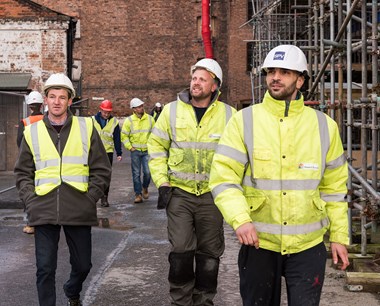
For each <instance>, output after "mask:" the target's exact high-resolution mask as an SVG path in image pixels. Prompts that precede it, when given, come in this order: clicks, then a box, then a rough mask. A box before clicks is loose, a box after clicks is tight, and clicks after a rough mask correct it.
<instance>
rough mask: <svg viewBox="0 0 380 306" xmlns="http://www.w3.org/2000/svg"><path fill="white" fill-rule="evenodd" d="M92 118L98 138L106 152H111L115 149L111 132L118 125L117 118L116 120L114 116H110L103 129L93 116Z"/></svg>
mask: <svg viewBox="0 0 380 306" xmlns="http://www.w3.org/2000/svg"><path fill="white" fill-rule="evenodd" d="M92 120H93V121H94V126H95V128H96V130H97V131H98V133H99V136H100V139H101V140H102V142H103V145H104V148H105V149H106V152H107V153H112V152H113V151H114V149H115V144H114V139H113V132H114V131H115V128H116V127H117V126H118V125H119V120H117V119H116V118H115V117H112V118H111V119H109V120H108V121H107V124H106V125H105V126H104V128H103V129H102V127H101V126H100V124H99V123H98V121H96V119H95V116H93V117H92Z"/></svg>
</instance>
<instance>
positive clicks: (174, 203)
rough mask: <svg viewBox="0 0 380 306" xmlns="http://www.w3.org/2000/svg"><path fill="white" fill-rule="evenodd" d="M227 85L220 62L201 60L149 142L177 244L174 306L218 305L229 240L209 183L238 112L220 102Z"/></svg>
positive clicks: (172, 290) (156, 179)
mask: <svg viewBox="0 0 380 306" xmlns="http://www.w3.org/2000/svg"><path fill="white" fill-rule="evenodd" d="M222 80H223V75H222V69H221V68H220V66H219V64H218V63H217V62H216V61H215V60H213V59H202V60H200V61H198V62H197V63H196V64H195V65H194V66H192V67H191V82H190V89H186V90H184V91H182V92H180V93H179V94H178V98H177V101H175V102H172V103H169V104H167V105H165V107H164V109H163V111H162V114H161V116H160V119H159V120H158V121H157V122H156V125H155V127H154V129H153V131H152V134H151V136H150V138H149V140H148V151H149V156H150V160H149V167H150V169H151V173H152V179H153V181H154V183H155V184H156V186H157V187H158V190H159V200H158V208H165V207H166V213H167V218H168V226H167V229H168V238H169V241H170V243H171V245H172V248H171V252H170V254H169V263H170V270H169V283H170V296H171V300H172V302H171V305H214V304H213V299H214V296H215V294H216V290H217V279H218V271H219V260H220V256H221V255H222V254H223V251H224V236H223V218H222V215H221V213H220V212H219V210H218V209H217V207H216V206H215V204H214V201H213V199H212V196H211V192H210V189H209V187H208V180H209V172H210V167H211V161H212V158H213V155H214V151H215V149H216V145H217V143H218V141H219V139H220V136H221V134H222V132H223V130H224V128H225V126H226V124H227V122H228V120H229V118H230V117H231V116H232V114H233V113H235V112H236V110H235V109H234V108H232V107H231V106H229V105H227V104H225V103H223V102H220V101H219V100H218V97H219V95H220V91H219V87H220V86H221V84H222ZM194 261H195V265H196V266H195V268H194Z"/></svg>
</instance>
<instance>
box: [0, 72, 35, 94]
mask: <svg viewBox="0 0 380 306" xmlns="http://www.w3.org/2000/svg"><path fill="white" fill-rule="evenodd" d="M31 78H32V74H30V73H0V90H20V89H21V90H25V89H28V85H29V81H30V79H31Z"/></svg>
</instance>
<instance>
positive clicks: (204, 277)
mask: <svg viewBox="0 0 380 306" xmlns="http://www.w3.org/2000/svg"><path fill="white" fill-rule="evenodd" d="M195 262H196V268H195V275H196V279H195V288H197V289H198V290H201V291H208V292H214V291H216V287H217V285H218V272H219V258H213V257H210V256H207V255H203V254H197V255H195Z"/></svg>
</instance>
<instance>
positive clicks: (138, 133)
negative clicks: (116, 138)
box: [121, 98, 155, 203]
mask: <svg viewBox="0 0 380 306" xmlns="http://www.w3.org/2000/svg"><path fill="white" fill-rule="evenodd" d="M130 106H131V108H132V110H133V114H132V115H131V116H129V117H127V118H126V119H125V120H124V123H123V127H122V129H121V142H122V143H123V145H124V147H125V148H126V149H127V150H129V151H130V152H131V167H132V180H133V190H134V192H135V200H134V203H142V202H143V198H144V199H148V198H149V192H148V187H149V184H150V180H151V177H150V171H149V167H148V158H149V155H148V145H147V142H148V138H149V135H150V133H151V132H152V128H153V125H154V123H155V121H154V119H153V117H152V116H151V115H149V114H147V113H146V112H145V110H144V102H143V101H142V100H140V99H139V98H133V99H132V100H131V102H130ZM141 172H142V174H143V175H142V179H141Z"/></svg>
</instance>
